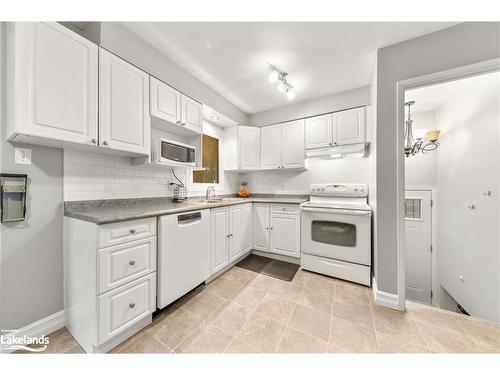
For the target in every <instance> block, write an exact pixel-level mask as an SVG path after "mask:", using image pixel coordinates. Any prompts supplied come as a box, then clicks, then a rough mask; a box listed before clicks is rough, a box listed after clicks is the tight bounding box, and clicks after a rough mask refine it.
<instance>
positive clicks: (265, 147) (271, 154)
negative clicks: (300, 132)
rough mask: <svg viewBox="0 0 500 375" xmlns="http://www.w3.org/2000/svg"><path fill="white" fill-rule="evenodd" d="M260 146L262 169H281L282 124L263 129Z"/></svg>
mask: <svg viewBox="0 0 500 375" xmlns="http://www.w3.org/2000/svg"><path fill="white" fill-rule="evenodd" d="M260 144H261V167H262V169H278V168H281V124H277V125H270V126H264V127H262V128H261V130H260Z"/></svg>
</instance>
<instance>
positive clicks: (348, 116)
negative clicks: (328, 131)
mask: <svg viewBox="0 0 500 375" xmlns="http://www.w3.org/2000/svg"><path fill="white" fill-rule="evenodd" d="M362 142H365V108H364V107H361V108H354V109H349V110H347V111H342V112H335V113H334V114H333V144H334V145H348V144H352V143H362Z"/></svg>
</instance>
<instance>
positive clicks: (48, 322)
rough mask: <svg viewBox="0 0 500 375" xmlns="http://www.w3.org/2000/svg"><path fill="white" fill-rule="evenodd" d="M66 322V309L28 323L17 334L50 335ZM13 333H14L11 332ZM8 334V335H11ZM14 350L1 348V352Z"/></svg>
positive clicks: (30, 335) (28, 335) (29, 335)
mask: <svg viewBox="0 0 500 375" xmlns="http://www.w3.org/2000/svg"><path fill="white" fill-rule="evenodd" d="M65 324H66V318H65V315H64V310H61V311H59V312H56V313H54V314H52V315H49V316H47V317H45V318H43V319H40V320H38V321H36V322H34V323H31V324H28V325H27V326H24V327H22V328H20V329H19V330H18V331H17V332H16V333H15V335H16V336H17V337H19V336H27V337H40V336H42V335H45V336H47V335H50V334H51V333H52V332H55V331H57V330H58V329H61V328H63V327H64V326H65ZM9 335H12V334H9ZM9 335H7V336H9ZM13 351H14V350H3V349H2V348H0V353H9V352H13Z"/></svg>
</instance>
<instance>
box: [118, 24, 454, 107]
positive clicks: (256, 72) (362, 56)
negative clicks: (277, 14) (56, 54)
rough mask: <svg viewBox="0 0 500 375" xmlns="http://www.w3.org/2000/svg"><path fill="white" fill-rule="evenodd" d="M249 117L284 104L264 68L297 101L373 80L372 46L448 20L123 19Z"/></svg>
mask: <svg viewBox="0 0 500 375" xmlns="http://www.w3.org/2000/svg"><path fill="white" fill-rule="evenodd" d="M123 25H124V26H125V27H126V28H127V29H129V30H130V31H132V32H133V33H135V34H136V35H138V36H139V37H140V38H142V39H143V40H145V41H146V42H148V43H149V44H151V45H152V46H153V47H155V48H156V49H158V50H160V51H161V52H162V53H164V54H165V55H166V56H168V57H169V58H170V59H172V60H173V61H174V62H176V63H177V64H178V65H180V66H182V67H183V68H184V69H186V70H187V71H188V72H190V73H191V74H192V75H193V76H195V77H196V78H198V79H199V80H200V81H202V82H204V83H205V84H206V85H208V86H209V87H211V88H212V89H213V90H215V91H216V92H218V93H219V94H221V95H222V96H224V97H225V98H226V99H227V100H229V101H230V102H232V103H233V104H234V105H236V106H237V107H238V108H240V109H241V110H242V111H244V112H246V113H256V112H261V111H264V110H267V109H271V108H275V107H279V106H282V105H285V104H288V103H289V102H288V100H287V99H286V98H285V95H284V94H283V93H280V92H278V90H276V88H275V86H274V85H272V84H270V83H269V81H268V79H267V76H268V74H269V70H268V65H267V64H268V63H272V64H274V65H276V66H278V67H279V68H281V69H282V70H284V71H286V72H288V73H289V79H290V82H291V83H292V84H293V85H294V86H295V91H296V98H295V101H302V100H306V99H311V98H315V97H320V96H323V95H327V94H330V93H334V92H341V91H344V90H349V89H353V88H357V87H361V86H364V85H367V84H369V83H370V78H371V75H372V72H373V69H374V66H375V56H376V51H377V49H379V48H381V47H384V46H388V45H391V44H394V43H397V42H400V41H403V40H407V39H411V38H414V37H416V36H419V35H423V34H426V33H429V32H432V31H435V30H438V29H442V28H445V27H449V26H451V25H453V23H446V22H323V23H321V22H311V23H307V22H303V23H298V22H297V23H292V22H283V23H280V22H268V23H265V22H247V23H244V22H228V23H224V22H184V23H182V22H124V23H123Z"/></svg>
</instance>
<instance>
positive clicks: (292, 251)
mask: <svg viewBox="0 0 500 375" xmlns="http://www.w3.org/2000/svg"><path fill="white" fill-rule="evenodd" d="M270 251H271V252H272V253H276V254H282V255H288V256H291V257H298V256H300V215H291V214H271V249H270Z"/></svg>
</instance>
